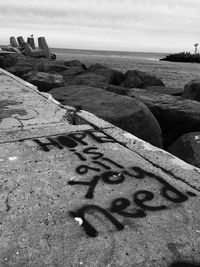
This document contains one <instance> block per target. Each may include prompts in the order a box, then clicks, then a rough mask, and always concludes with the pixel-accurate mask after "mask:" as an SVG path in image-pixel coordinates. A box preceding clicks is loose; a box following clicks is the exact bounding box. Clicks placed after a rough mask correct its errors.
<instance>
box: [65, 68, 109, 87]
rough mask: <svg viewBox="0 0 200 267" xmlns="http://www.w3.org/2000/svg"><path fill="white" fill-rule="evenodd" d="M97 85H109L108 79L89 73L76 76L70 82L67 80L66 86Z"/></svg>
mask: <svg viewBox="0 0 200 267" xmlns="http://www.w3.org/2000/svg"><path fill="white" fill-rule="evenodd" d="M99 83H109V79H108V78H107V77H106V76H104V75H100V74H96V73H92V72H89V73H83V74H80V75H76V76H75V77H73V78H72V79H71V80H69V82H68V83H67V84H68V85H76V84H77V85H88V86H94V87H98V85H99Z"/></svg>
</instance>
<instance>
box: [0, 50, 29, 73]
mask: <svg viewBox="0 0 200 267" xmlns="http://www.w3.org/2000/svg"><path fill="white" fill-rule="evenodd" d="M23 58H25V56H24V55H22V54H18V53H4V54H0V68H2V69H6V68H9V67H13V66H14V65H15V64H16V62H17V61H18V60H20V59H23Z"/></svg>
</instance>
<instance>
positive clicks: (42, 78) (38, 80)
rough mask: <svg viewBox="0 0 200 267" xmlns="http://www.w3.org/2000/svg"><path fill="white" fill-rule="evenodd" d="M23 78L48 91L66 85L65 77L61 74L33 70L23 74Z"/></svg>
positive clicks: (43, 90)
mask: <svg viewBox="0 0 200 267" xmlns="http://www.w3.org/2000/svg"><path fill="white" fill-rule="evenodd" d="M23 79H24V80H26V81H28V82H30V83H32V84H34V85H35V86H37V87H38V90H40V91H42V92H48V91H49V90H51V89H52V88H56V87H61V86H63V85H64V79H63V77H62V75H60V74H50V73H45V72H34V71H31V72H29V73H27V74H25V75H24V76H23Z"/></svg>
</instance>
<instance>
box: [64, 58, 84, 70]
mask: <svg viewBox="0 0 200 267" xmlns="http://www.w3.org/2000/svg"><path fill="white" fill-rule="evenodd" d="M64 65H65V66H67V67H77V66H80V67H83V69H84V70H86V69H87V67H86V66H85V64H83V63H81V62H80V61H79V60H70V61H64Z"/></svg>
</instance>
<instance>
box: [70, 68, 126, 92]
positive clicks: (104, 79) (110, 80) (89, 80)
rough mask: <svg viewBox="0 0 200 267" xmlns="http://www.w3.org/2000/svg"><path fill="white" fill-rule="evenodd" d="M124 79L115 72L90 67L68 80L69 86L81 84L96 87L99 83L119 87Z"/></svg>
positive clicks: (121, 74)
mask: <svg viewBox="0 0 200 267" xmlns="http://www.w3.org/2000/svg"><path fill="white" fill-rule="evenodd" d="M100 66H101V65H100ZM124 79H125V76H124V74H123V73H121V72H119V71H117V70H114V69H108V68H99V67H98V68H95V67H91V68H90V69H89V70H87V71H86V72H84V73H82V74H80V75H78V76H76V77H75V78H73V79H72V80H70V81H69V84H70V85H74V84H82V85H91V86H96V87H98V84H99V83H107V84H114V85H119V84H120V83H121V82H122V81H123V80H124Z"/></svg>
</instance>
